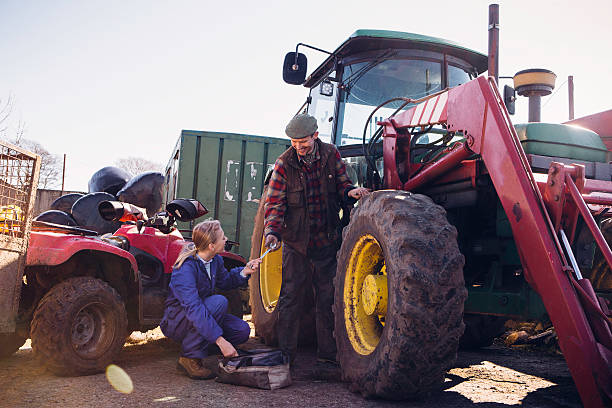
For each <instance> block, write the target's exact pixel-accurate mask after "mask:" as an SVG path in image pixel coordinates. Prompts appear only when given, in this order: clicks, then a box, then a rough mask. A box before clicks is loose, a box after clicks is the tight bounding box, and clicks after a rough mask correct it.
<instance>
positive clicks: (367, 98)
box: [336, 59, 470, 145]
mask: <svg viewBox="0 0 612 408" xmlns="http://www.w3.org/2000/svg"><path fill="white" fill-rule="evenodd" d="M442 67H443V64H442V61H432V60H426V59H410V60H408V59H382V60H381V59H378V60H373V61H365V62H357V63H354V64H351V65H347V66H346V67H345V68H344V72H343V75H342V84H343V88H344V92H343V93H342V96H341V98H340V106H339V107H340V109H339V115H338V116H339V117H338V127H337V133H336V135H337V137H336V144H337V145H349V144H360V143H362V141H363V130H364V126H365V125H366V120H367V119H368V116H369V115H370V114H371V113H372V110H373V109H374V108H375V107H376V106H378V105H380V104H381V103H383V102H385V101H387V100H389V99H392V98H395V97H404V98H410V99H419V98H423V97H424V96H427V95H430V94H432V93H435V92H438V91H440V90H441V89H443V87H442ZM448 69H449V71H448V84H449V86H456V85H458V84H460V83H465V82H467V81H469V80H470V76H469V74H468V73H467V72H466V71H464V70H463V69H461V68H457V67H453V66H451V65H449V66H448ZM401 104H402V101H396V102H392V103H389V104H388V105H385V107H383V108H381V109H379V110H378V111H377V112H376V115H375V116H374V117H373V118H372V119H371V120H370V123H369V124H368V130H367V131H366V141H367V140H368V139H369V138H370V137H371V136H372V135H373V134H374V132H375V131H376V128H377V126H376V122H377V121H380V120H382V119H384V118H387V117H389V116H391V115H392V114H393V113H394V112H395V110H396V109H397V108H398V107H399V106H400V105H401ZM411 106H412V105H407V106H405V107H404V109H409V108H410V107H411Z"/></svg>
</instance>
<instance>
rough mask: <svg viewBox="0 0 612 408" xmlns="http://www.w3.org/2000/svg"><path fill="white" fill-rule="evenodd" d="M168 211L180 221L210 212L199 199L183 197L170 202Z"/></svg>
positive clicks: (189, 219) (167, 207)
mask: <svg viewBox="0 0 612 408" xmlns="http://www.w3.org/2000/svg"><path fill="white" fill-rule="evenodd" d="M166 211H167V212H168V214H170V215H171V216H173V217H174V218H176V219H177V220H179V221H191V220H195V219H196V218H199V217H201V216H203V215H204V214H208V210H207V209H206V207H204V206H203V205H202V203H200V202H199V201H198V200H192V199H183V198H178V199H176V200H172V201H171V202H169V203H168V205H167V206H166Z"/></svg>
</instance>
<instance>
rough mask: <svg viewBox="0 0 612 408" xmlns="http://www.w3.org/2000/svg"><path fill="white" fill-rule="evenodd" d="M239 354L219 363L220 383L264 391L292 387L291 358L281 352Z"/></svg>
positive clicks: (262, 351)
mask: <svg viewBox="0 0 612 408" xmlns="http://www.w3.org/2000/svg"><path fill="white" fill-rule="evenodd" d="M238 354H239V355H238V357H231V358H229V359H223V360H221V361H219V374H218V377H217V381H218V382H220V383H226V384H235V385H244V386H247V387H254V388H262V389H264V390H275V389H277V388H284V387H287V386H289V385H291V373H290V371H289V356H288V355H287V354H286V353H284V352H282V351H281V350H274V349H258V350H248V351H246V350H238Z"/></svg>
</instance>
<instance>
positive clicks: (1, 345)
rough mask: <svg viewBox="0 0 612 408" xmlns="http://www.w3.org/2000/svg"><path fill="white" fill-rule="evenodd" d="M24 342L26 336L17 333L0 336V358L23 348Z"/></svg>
mask: <svg viewBox="0 0 612 408" xmlns="http://www.w3.org/2000/svg"><path fill="white" fill-rule="evenodd" d="M26 340H27V338H26V336H24V335H22V334H18V333H2V334H0V358H5V357H8V356H10V355H12V354H13V353H14V352H16V351H17V350H19V347H21V346H23V344H24V343H25V341H26Z"/></svg>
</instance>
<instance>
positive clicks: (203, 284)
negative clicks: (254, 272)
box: [159, 255, 251, 358]
mask: <svg viewBox="0 0 612 408" xmlns="http://www.w3.org/2000/svg"><path fill="white" fill-rule="evenodd" d="M240 271H242V267H239V268H233V269H232V270H231V271H229V272H228V271H227V269H225V267H224V266H223V258H222V257H221V256H219V255H215V257H214V258H213V259H212V260H211V261H210V278H209V276H208V273H207V272H206V267H205V263H204V261H203V260H202V259H201V258H200V257H198V256H197V255H196V256H191V257H189V258H187V259H186V260H185V261H184V262H183V264H182V265H181V266H180V267H179V268H175V269H174V271H173V272H172V278H171V279H170V286H169V294H168V298H167V299H166V310H165V312H164V317H163V318H162V321H161V323H160V324H159V326H160V328H161V330H162V332H163V333H164V335H165V336H166V337H169V338H171V339H172V340H174V341H176V342H178V343H181V349H182V351H181V355H182V356H183V357H187V358H204V357H206V356H207V355H208V350H207V349H208V346H209V345H210V344H214V342H215V340H217V338H219V336H223V337H224V338H225V339H226V340H227V341H229V342H230V343H232V344H233V345H234V346H235V345H238V344H242V343H244V342H245V341H247V340H248V338H249V334H250V331H251V330H250V328H249V325H248V324H247V322H245V321H244V320H242V319H239V318H237V317H236V316H234V315H231V314H228V313H227V299H226V298H225V297H224V296H222V295H215V294H214V289H215V286H216V287H218V288H220V289H223V290H228V289H233V288H236V287H239V286H246V284H247V282H248V278H245V277H243V276H242V275H241V274H240Z"/></svg>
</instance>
